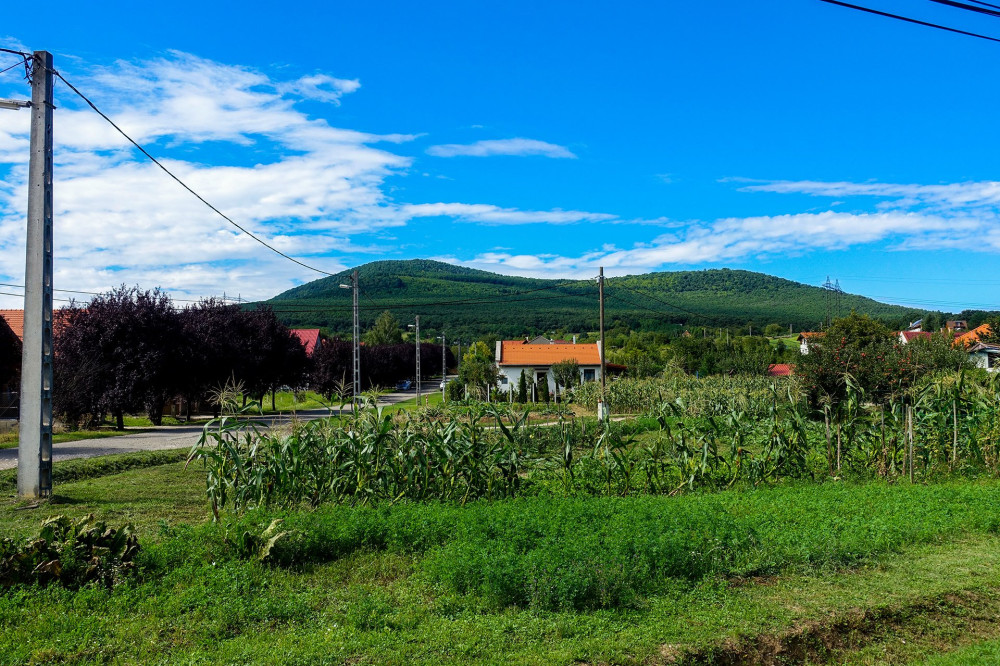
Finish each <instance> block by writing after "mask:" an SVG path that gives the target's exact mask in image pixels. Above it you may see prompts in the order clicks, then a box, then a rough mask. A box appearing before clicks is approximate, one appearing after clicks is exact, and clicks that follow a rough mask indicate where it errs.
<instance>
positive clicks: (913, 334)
mask: <svg viewBox="0 0 1000 666" xmlns="http://www.w3.org/2000/svg"><path fill="white" fill-rule="evenodd" d="M899 334H900V335H901V336H903V339H904V340H906V341H907V342H909V341H910V340H912V339H914V338H927V339H928V340H929V339H930V337H931V336H932V335H934V334H933V333H931V332H930V331H900V332H899Z"/></svg>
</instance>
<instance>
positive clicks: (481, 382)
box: [458, 342, 500, 398]
mask: <svg viewBox="0 0 1000 666" xmlns="http://www.w3.org/2000/svg"><path fill="white" fill-rule="evenodd" d="M499 377H500V375H499V373H498V372H497V366H496V365H495V364H494V363H493V354H492V353H490V348H489V347H488V346H486V343H484V342H476V343H474V344H472V346H470V347H469V351H467V352H466V353H465V354H464V355H463V356H462V367H461V369H460V370H459V371H458V379H459V381H461V382H462V383H463V384H466V385H468V386H471V387H473V390H474V391H475V392H476V393H478V394H479V395H480V396H481V397H483V398H486V397H487V396H489V390H490V388H492V387H494V386H496V384H497V380H498V379H499Z"/></svg>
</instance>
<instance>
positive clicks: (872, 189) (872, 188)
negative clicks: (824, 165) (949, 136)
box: [724, 178, 1000, 209]
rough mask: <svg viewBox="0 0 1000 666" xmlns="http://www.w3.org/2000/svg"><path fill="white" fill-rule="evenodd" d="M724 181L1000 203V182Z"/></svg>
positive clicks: (942, 203) (746, 188)
mask: <svg viewBox="0 0 1000 666" xmlns="http://www.w3.org/2000/svg"><path fill="white" fill-rule="evenodd" d="M724 182H740V183H746V184H745V185H743V186H742V187H740V188H739V189H740V191H743V192H776V193H779V194H807V195H811V196H823V197H836V198H842V197H852V196H855V197H858V196H860V197H875V198H879V199H888V200H889V201H888V202H887V203H888V205H889V206H892V207H898V208H913V207H916V206H930V207H935V208H950V209H957V208H969V207H997V206H998V205H1000V182H996V181H979V182H965V183H946V184H940V185H916V184H899V183H878V182H867V183H851V182H823V181H812V180H799V181H794V180H771V181H756V180H749V179H737V178H732V179H726V181H724Z"/></svg>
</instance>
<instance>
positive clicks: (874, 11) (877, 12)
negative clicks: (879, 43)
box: [819, 0, 1000, 42]
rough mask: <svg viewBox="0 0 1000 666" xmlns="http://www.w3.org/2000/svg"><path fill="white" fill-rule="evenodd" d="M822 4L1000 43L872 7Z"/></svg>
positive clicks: (835, 1) (838, 0)
mask: <svg viewBox="0 0 1000 666" xmlns="http://www.w3.org/2000/svg"><path fill="white" fill-rule="evenodd" d="M819 1H820V2H825V3H827V4H830V5H837V6H839V7H847V8H848V9H856V10H858V11H860V12H867V13H869V14H875V15H877V16H885V17H886V18H892V19H896V20H898V21H906V22H907V23H915V24H917V25H922V26H926V27H928V28H937V29H938V30H945V31H947V32H954V33H957V34H959V35H966V36H967V37H978V38H979V39H985V40H988V41H991V42H1000V38H997V37H990V36H988V35H981V34H979V33H978V32H969V31H968V30H959V29H958V28H949V27H948V26H946V25H940V24H938V23H930V22H929V21H921V20H919V19H915V18H910V17H908V16H901V15H899V14H891V13H889V12H883V11H881V10H879V9H872V8H871V7H862V6H861V5H854V4H851V3H849V2H841V0H819Z"/></svg>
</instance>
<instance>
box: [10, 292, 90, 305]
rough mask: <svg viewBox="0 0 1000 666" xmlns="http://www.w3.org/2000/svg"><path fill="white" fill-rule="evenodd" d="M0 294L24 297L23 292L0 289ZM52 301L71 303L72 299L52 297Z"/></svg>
mask: <svg viewBox="0 0 1000 666" xmlns="http://www.w3.org/2000/svg"><path fill="white" fill-rule="evenodd" d="M0 296H16V297H18V298H24V294H12V293H10V292H9V291H0ZM52 300H53V301H59V302H60V303H72V302H73V301H72V300H70V299H68V298H53V299H52Z"/></svg>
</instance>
